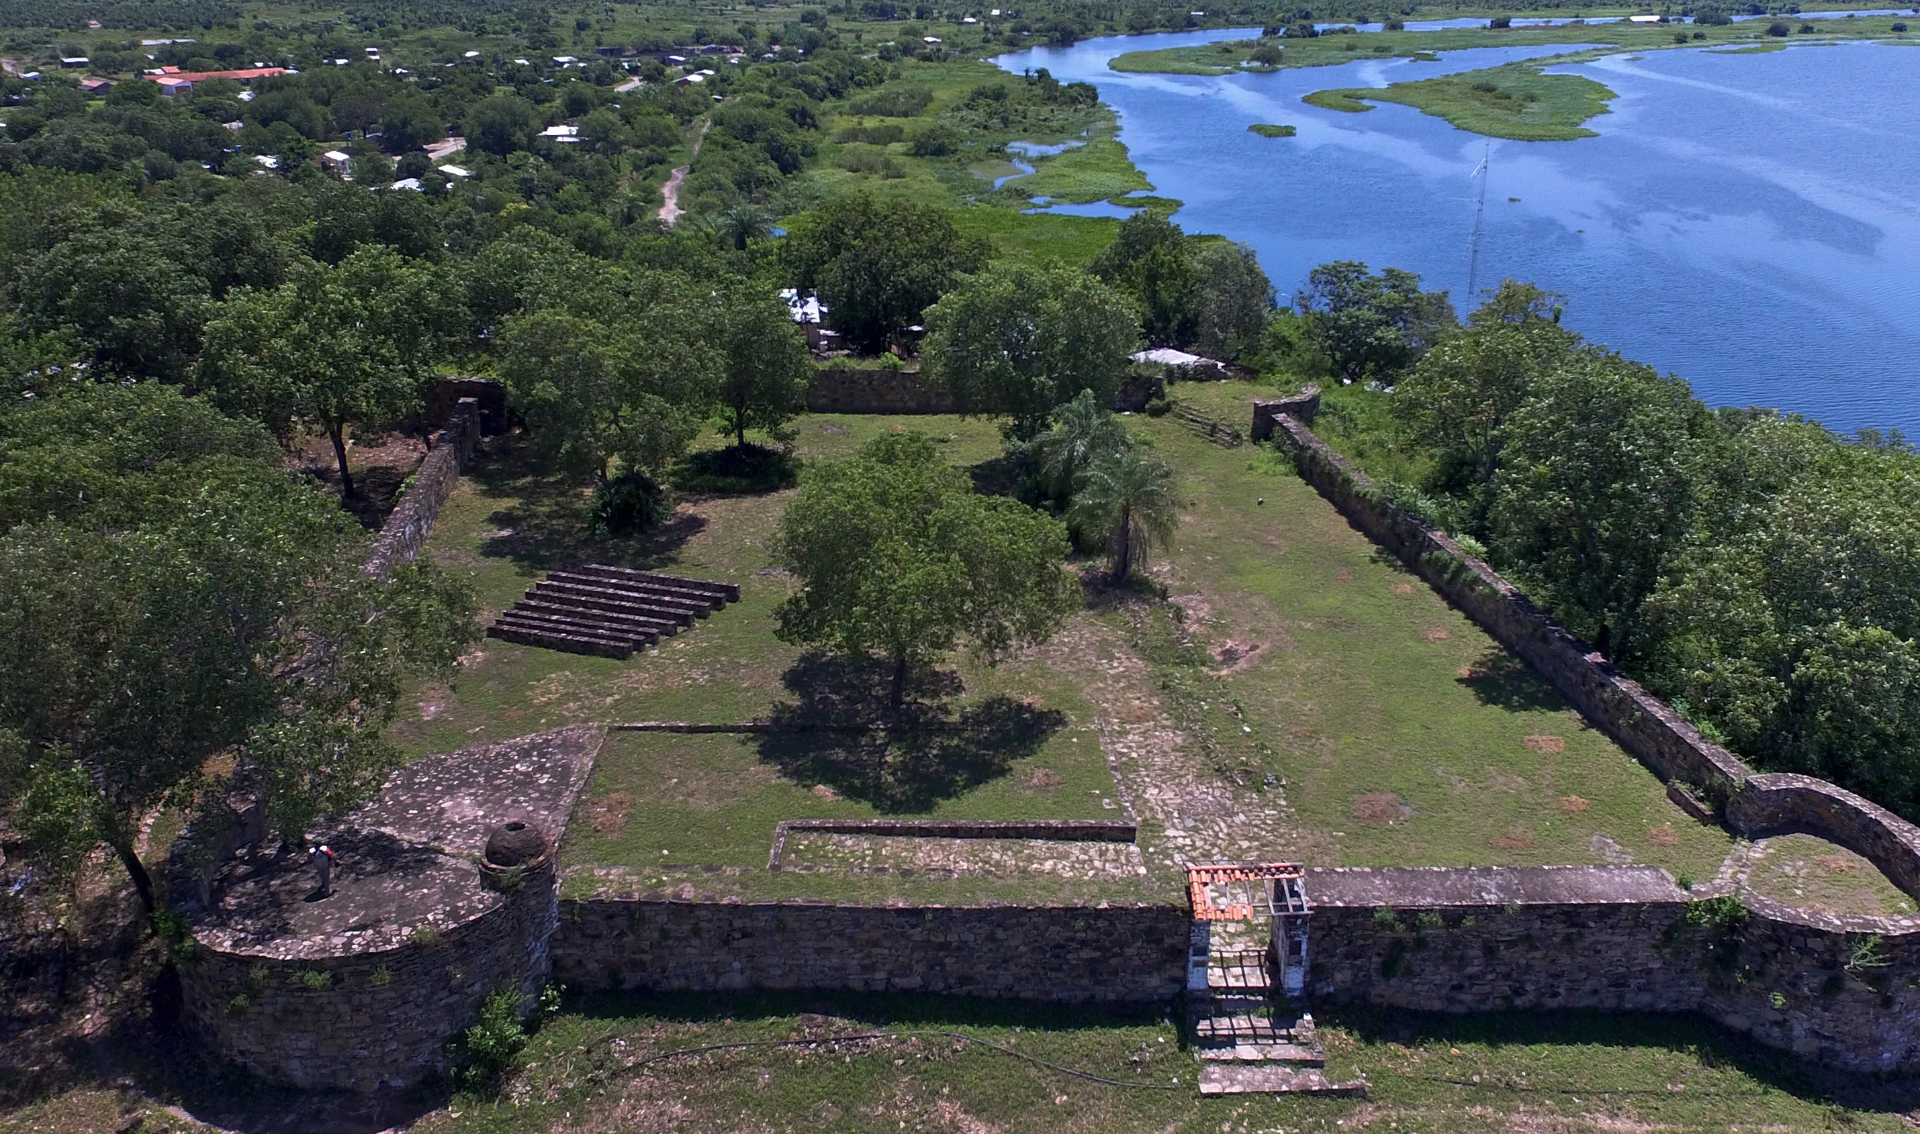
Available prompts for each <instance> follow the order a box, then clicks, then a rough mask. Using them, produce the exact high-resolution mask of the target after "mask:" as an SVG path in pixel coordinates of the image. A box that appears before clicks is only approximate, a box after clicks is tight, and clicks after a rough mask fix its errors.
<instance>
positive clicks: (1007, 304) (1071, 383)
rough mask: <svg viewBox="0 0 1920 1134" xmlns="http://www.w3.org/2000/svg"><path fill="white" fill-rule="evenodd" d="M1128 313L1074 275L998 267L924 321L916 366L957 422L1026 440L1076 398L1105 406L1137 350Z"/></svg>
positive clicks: (1093, 282)
mask: <svg viewBox="0 0 1920 1134" xmlns="http://www.w3.org/2000/svg"><path fill="white" fill-rule="evenodd" d="M1136 326H1137V316H1136V315H1135V313H1134V310H1133V306H1132V304H1130V303H1129V302H1127V300H1126V299H1125V298H1124V297H1123V296H1121V295H1120V294H1119V293H1118V292H1116V291H1114V290H1113V289H1112V288H1110V287H1108V286H1106V285H1105V284H1103V283H1101V282H1100V281H1099V280H1097V279H1094V278H1092V277H1091V276H1088V275H1085V274H1083V273H1080V272H1074V271H1069V270H1067V269H1064V268H1046V267H1037V266H1034V265H1030V264H1014V263H1005V262H1002V263H996V264H995V265H993V266H992V267H991V268H989V269H987V270H986V271H984V272H981V273H980V274H979V275H977V276H974V277H973V278H971V279H969V280H967V281H966V282H965V283H963V284H961V285H960V286H959V287H957V288H955V289H954V290H953V291H951V292H949V293H948V294H947V295H945V296H944V297H942V298H941V300H940V302H939V303H938V304H936V305H935V306H934V307H933V308H932V309H931V310H929V311H928V312H927V338H926V343H925V345H924V346H923V348H922V350H921V359H922V365H923V367H924V368H925V371H926V372H927V373H928V374H929V375H930V376H932V377H933V378H934V379H935V380H936V381H938V382H940V383H942V384H943V385H944V386H945V387H946V389H947V391H948V393H950V394H951V395H952V396H953V402H954V405H955V406H956V407H957V408H958V409H960V411H961V412H963V413H979V414H1004V415H1005V416H1007V417H1008V418H1010V419H1011V422H1010V425H1009V431H1010V432H1011V433H1012V434H1013V435H1014V436H1016V437H1031V436H1033V435H1035V434H1037V433H1038V432H1039V431H1040V430H1041V429H1043V428H1045V427H1046V423H1047V417H1048V415H1049V414H1050V413H1051V412H1052V411H1053V408H1054V407H1055V406H1058V405H1060V404H1061V403H1063V402H1066V401H1069V400H1071V399H1072V398H1073V397H1075V396H1076V395H1078V394H1079V393H1081V392H1082V391H1092V393H1093V395H1094V397H1095V399H1097V400H1098V401H1099V403H1100V404H1102V405H1105V404H1108V403H1111V402H1112V400H1113V395H1114V392H1115V391H1116V390H1118V389H1119V387H1120V382H1121V380H1122V379H1124V378H1125V377H1126V374H1127V369H1128V366H1129V362H1128V356H1129V355H1131V354H1132V353H1133V351H1134V350H1135V349H1136V348H1137V346H1138V344H1139V339H1138V337H1137V331H1136Z"/></svg>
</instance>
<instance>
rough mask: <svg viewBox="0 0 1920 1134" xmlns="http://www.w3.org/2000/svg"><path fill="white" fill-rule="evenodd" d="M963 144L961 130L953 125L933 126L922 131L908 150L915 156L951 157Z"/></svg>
mask: <svg viewBox="0 0 1920 1134" xmlns="http://www.w3.org/2000/svg"><path fill="white" fill-rule="evenodd" d="M962 145H963V143H962V141H961V138H960V134H959V131H957V130H955V129H954V128H953V127H951V126H944V125H942V126H933V127H930V128H928V129H926V130H923V131H921V133H920V136H919V137H917V138H915V139H914V140H913V145H912V146H911V147H909V149H908V152H910V153H911V154H913V156H914V157H950V156H952V155H953V154H957V153H959V152H960V148H961V146H962Z"/></svg>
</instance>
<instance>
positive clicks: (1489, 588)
mask: <svg viewBox="0 0 1920 1134" xmlns="http://www.w3.org/2000/svg"><path fill="white" fill-rule="evenodd" d="M1258 412H1259V411H1258V410H1256V419H1255V426H1256V431H1257V430H1258V427H1259V425H1260V424H1261V422H1260V419H1259V417H1258ZM1271 422H1272V425H1271V429H1272V435H1273V437H1274V439H1275V440H1277V441H1279V442H1280V444H1281V445H1282V446H1283V448H1285V449H1286V451H1287V452H1288V453H1290V454H1291V455H1292V457H1293V461H1294V465H1295V467H1296V468H1298V469H1299V471H1300V475H1301V476H1302V477H1303V478H1304V479H1305V480H1306V481H1307V483H1308V484H1311V485H1312V486H1313V487H1314V488H1315V489H1317V490H1318V491H1319V492H1320V494H1321V495H1322V496H1324V497H1326V498H1327V499H1328V500H1329V501H1330V502H1331V503H1332V504H1333V505H1334V507H1336V508H1338V509H1339V510H1340V512H1341V514H1343V515H1344V516H1346V518H1347V519H1348V520H1349V521H1350V522H1351V523H1352V524H1353V525H1354V526H1355V527H1356V528H1358V529H1360V530H1361V531H1362V532H1364V533H1365V534H1366V535H1367V536H1368V537H1369V538H1371V539H1372V540H1373V541H1374V542H1375V543H1377V544H1379V545H1380V546H1382V547H1384V548H1386V549H1387V550H1389V551H1391V552H1393V553H1394V554H1395V555H1396V556H1398V557H1399V558H1400V560H1401V562H1403V563H1405V564H1406V565H1407V566H1408V568H1410V569H1411V570H1412V571H1414V572H1415V573H1416V574H1418V575H1419V576H1420V577H1421V578H1423V579H1425V580H1426V581H1427V582H1428V583H1429V584H1430V585H1432V586H1433V588H1434V589H1435V590H1436V591H1438V592H1439V593H1440V594H1441V595H1442V596H1443V597H1444V598H1446V600H1447V601H1448V602H1450V603H1452V604H1453V605H1454V606H1456V607H1458V608H1459V609H1460V610H1461V611H1462V612H1463V613H1465V614H1466V615H1467V617H1469V618H1471V619H1473V621H1474V622H1475V623H1476V624H1478V625H1479V626H1480V628H1481V629H1483V630H1485V631H1486V632H1487V633H1488V634H1490V635H1491V636H1492V637H1493V638H1494V639H1495V640H1496V641H1498V642H1499V643H1500V644H1501V645H1503V646H1505V647H1506V648H1507V649H1509V650H1512V651H1513V652H1514V653H1515V654H1518V655H1519V656H1520V657H1522V658H1524V659H1525V660H1526V661H1527V662H1528V664H1530V665H1531V666H1533V668H1534V669H1535V670H1536V671H1538V672H1539V673H1540V674H1541V675H1542V676H1544V677H1545V678H1546V679H1547V680H1548V681H1550V682H1552V683H1553V685H1554V686H1555V687H1556V688H1557V689H1559V691H1560V693H1561V694H1562V695H1563V696H1565V697H1566V698H1567V700H1568V701H1569V702H1571V703H1572V704H1573V706H1574V708H1576V709H1578V710H1579V711H1580V713H1581V714H1582V715H1583V716H1585V717H1586V718H1587V719H1588V720H1589V721H1591V722H1592V723H1593V724H1595V725H1597V726H1598V727H1599V728H1601V729H1602V730H1603V731H1605V732H1606V733H1607V734H1608V735H1609V736H1611V737H1613V739H1614V740H1615V741H1617V742H1618V743H1619V744H1620V746H1621V747H1622V748H1625V749H1626V750H1627V751H1628V752H1630V753H1632V754H1633V755H1634V756H1635V757H1636V758H1637V759H1639V760H1640V762H1641V763H1643V764H1645V765H1646V766H1647V767H1648V768H1649V769H1651V770H1652V771H1653V773H1654V774H1655V775H1657V776H1659V777H1660V778H1661V779H1662V780H1665V781H1667V782H1668V783H1669V784H1671V785H1674V787H1675V788H1676V789H1677V791H1676V794H1678V795H1681V796H1682V797H1683V798H1685V797H1686V796H1688V795H1690V794H1691V793H1692V791H1695V790H1697V791H1699V792H1700V793H1702V794H1704V795H1705V796H1706V797H1707V799H1708V800H1709V801H1711V802H1712V803H1713V804H1714V805H1715V806H1716V810H1717V811H1718V818H1720V819H1721V820H1722V821H1723V822H1725V823H1726V825H1727V826H1728V827H1729V828H1731V829H1732V830H1733V831H1734V832H1735V833H1736V834H1740V835H1743V836H1746V837H1748V838H1761V837H1764V836H1767V835H1771V834H1779V833H1783V832H1787V831H1804V832H1807V833H1809V834H1814V835H1819V836H1820V837H1822V838H1826V839H1829V840H1831V841H1833V842H1835V843H1838V844H1840V845H1841V846H1843V847H1846V848H1847V849H1848V850H1851V851H1854V852H1855V853H1857V854H1859V855H1862V856H1863V857H1865V858H1867V859H1869V860H1871V861H1872V862H1873V863H1874V865H1876V866H1878V867H1879V868H1880V869H1881V870H1882V871H1883V872H1884V873H1885V874H1886V875H1887V877H1888V878H1890V879H1891V880H1892V881H1893V882H1894V883H1895V884H1896V885H1898V886H1900V887H1901V888H1902V889H1904V890H1906V891H1907V892H1908V893H1910V894H1915V895H1917V896H1920V828H1917V827H1915V826H1914V825H1913V824H1911V823H1908V822H1907V821H1906V820H1904V819H1901V818H1900V817H1899V816H1897V815H1894V814H1893V813H1892V812H1890V811H1887V810H1886V809H1885V808H1882V807H1880V806H1878V805H1876V804H1874V803H1872V802H1870V801H1868V800H1866V799H1863V798H1861V797H1860V796H1858V795H1855V794H1854V793H1852V792H1850V791H1847V790H1846V789H1844V788H1841V787H1838V786H1836V785H1834V784H1830V783H1828V782H1826V781H1825V780H1820V779H1815V778H1813V777H1811V776H1799V775H1787V774H1778V773H1775V774H1764V775H1763V774H1760V773H1756V772H1755V771H1754V770H1753V769H1751V768H1749V767H1747V766H1746V765H1745V764H1744V763H1742V762H1741V761H1740V760H1739V758H1737V757H1735V756H1734V755H1733V754H1732V753H1731V752H1728V751H1727V750H1726V749H1725V748H1722V747H1721V746H1720V745H1718V744H1715V743H1713V742H1712V741H1710V740H1708V739H1706V738H1705V737H1703V736H1701V735H1700V733H1699V731H1698V730H1696V729H1695V728H1694V727H1693V726H1692V725H1690V724H1688V723H1687V722H1686V721H1685V720H1684V719H1682V718H1681V717H1680V715H1679V714H1678V713H1676V712H1674V711H1673V709H1672V708H1670V707H1669V706H1668V705H1667V704H1666V703H1665V702H1663V701H1661V700H1660V699H1659V698H1657V697H1655V696H1654V695H1653V694H1651V693H1649V692H1647V691H1646V689H1644V688H1643V687H1641V685H1640V683H1639V682H1636V681H1634V680H1633V679H1632V678H1630V677H1628V676H1627V675H1626V674H1624V673H1622V672H1620V671H1619V670H1618V669H1616V668H1615V667H1614V666H1613V665H1612V664H1610V663H1609V662H1608V661H1607V660H1606V659H1605V658H1604V657H1602V656H1601V655H1600V654H1598V653H1595V652H1594V651H1593V649H1592V648H1591V647H1590V646H1588V645H1587V644H1586V643H1585V642H1583V641H1581V640H1580V639H1579V638H1578V637H1577V636H1575V635H1574V634H1573V633H1571V632H1570V631H1568V630H1567V629H1566V628H1565V627H1563V626H1561V625H1560V624H1559V623H1558V622H1556V621H1554V619H1553V618H1552V617H1551V616H1549V615H1548V614H1547V613H1546V612H1545V611H1543V610H1541V609H1540V608H1539V607H1537V606H1535V605H1534V604H1533V601H1532V600H1531V599H1529V598H1528V597H1527V596H1526V595H1525V594H1523V593H1522V592H1521V591H1520V590H1519V589H1518V588H1517V587H1515V586H1514V585H1513V584H1512V583H1509V582H1508V581H1507V580H1506V579H1504V578H1502V577H1501V576H1500V575H1499V574H1497V573H1496V572H1495V571H1494V570H1493V569H1492V568H1491V567H1489V566H1487V565H1486V564H1485V563H1484V562H1482V561H1480V560H1479V559H1477V558H1475V557H1474V556H1472V555H1469V554H1468V553H1467V552H1466V551H1465V550H1463V549H1462V548H1461V547H1460V545H1459V544H1458V543H1455V542H1454V541H1453V539H1452V538H1451V537H1449V536H1448V535H1447V534H1446V533H1445V532H1442V531H1439V530H1437V529H1435V528H1433V527H1432V526H1430V525H1428V524H1427V523H1426V522H1425V521H1423V520H1421V519H1419V518H1418V517H1416V516H1414V515H1412V514H1411V513H1409V512H1407V511H1405V510H1404V509H1402V508H1399V507H1397V506H1395V505H1394V504H1393V503H1392V501H1390V500H1388V499H1386V497H1385V496H1384V495H1383V494H1382V493H1381V492H1380V490H1379V488H1378V487H1377V486H1376V485H1374V484H1373V482H1372V481H1371V480H1369V479H1368V478H1367V476H1366V475H1365V474H1364V473H1362V472H1360V471H1359V470H1358V469H1356V468H1354V467H1353V466H1352V465H1350V464H1348V463H1347V461H1346V460H1345V458H1343V457H1341V456H1340V455H1339V454H1338V453H1336V452H1334V451H1333V450H1332V449H1331V448H1329V447H1328V446H1327V445H1326V444H1325V443H1324V442H1322V441H1321V440H1320V439H1319V438H1318V437H1316V436H1314V435H1313V433H1312V431H1310V430H1308V429H1307V427H1306V426H1305V425H1302V424H1301V423H1300V422H1299V421H1298V420H1296V419H1294V418H1293V417H1291V416H1288V415H1285V414H1277V415H1272V417H1271Z"/></svg>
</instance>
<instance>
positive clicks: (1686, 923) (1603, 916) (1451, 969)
mask: <svg viewBox="0 0 1920 1134" xmlns="http://www.w3.org/2000/svg"><path fill="white" fill-rule="evenodd" d="M1307 892H1308V893H1309V894H1310V895H1312V897H1313V900H1314V911H1313V915H1312V918H1311V929H1310V933H1311V939H1310V947H1311V949H1312V953H1311V954H1310V956H1309V971H1308V990H1309V992H1310V994H1311V995H1312V996H1313V997H1314V998H1315V999H1316V1000H1320V1001H1325V1002H1329V1003H1365V1004H1375V1005H1385V1006H1391V1007H1396V1008H1409V1009H1417V1010H1422V1011H1433V1012H1488V1011H1525V1010H1530V1009H1557V1008H1595V1009H1603V1010H1615V1011H1642V1012H1692V1013H1696V1014H1699V1015H1702V1016H1705V1017H1706V1018H1708V1019H1710V1020H1713V1021H1715V1022H1717V1023H1719V1024H1720V1025H1722V1026H1724V1027H1727V1028H1730V1029H1732V1030H1734V1031H1738V1032H1744V1033H1747V1034H1749V1035H1751V1036H1752V1037H1753V1038H1754V1039H1756V1040H1758V1041H1759V1042H1761V1043H1763V1044H1765V1045H1767V1046H1768V1047H1774V1048H1779V1049H1782V1050H1786V1051H1791V1052H1793V1053H1794V1054H1796V1055H1799V1056H1802V1057H1805V1058H1807V1059H1809V1060H1812V1061H1815V1062H1819V1063H1825V1064H1829V1065H1832V1066H1838V1067H1845V1068H1849V1069H1852V1070H1857V1071H1891V1070H1896V1069H1898V1070H1911V1069H1913V1068H1915V1067H1920V992H1916V990H1915V989H1914V988H1913V987H1912V985H1911V983H1910V981H1909V978H1910V977H1911V976H1912V975H1913V974H1915V973H1920V919H1915V918H1872V917H1861V918H1834V917H1827V916H1823V915H1819V914H1809V913H1807V912H1806V911H1802V910H1794V909H1790V908H1788V907H1785V906H1781V905H1779V904H1778V903H1775V902H1772V901H1770V900H1768V899H1766V898H1763V897H1760V896H1758V895H1755V894H1746V895H1743V899H1744V906H1745V913H1744V914H1741V913H1740V912H1739V911H1740V909H1741V907H1740V906H1739V905H1729V904H1724V903H1717V902H1712V901H1709V900H1703V899H1706V898H1707V897H1708V895H1710V894H1711V893H1712V891H1704V892H1702V893H1700V894H1689V893H1686V892H1683V891H1681V890H1680V889H1679V888H1678V887H1676V886H1674V885H1673V884H1672V883H1671V882H1670V881H1668V880H1667V879H1666V876H1665V875H1664V874H1663V873H1662V872H1660V871H1658V870H1654V869H1653V868H1651V867H1542V868H1522V869H1505V870H1502V869H1494V868H1480V869H1467V870H1439V869H1428V870H1420V869H1398V870H1396V869H1376V870H1314V871H1311V872H1310V873H1309V875H1308V879H1307ZM1724 892H1725V890H1724V889H1723V890H1722V891H1721V893H1723V894H1724Z"/></svg>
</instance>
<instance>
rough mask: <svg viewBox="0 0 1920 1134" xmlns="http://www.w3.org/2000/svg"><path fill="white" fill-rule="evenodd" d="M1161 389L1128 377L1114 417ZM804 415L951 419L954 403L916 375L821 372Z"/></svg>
mask: <svg viewBox="0 0 1920 1134" xmlns="http://www.w3.org/2000/svg"><path fill="white" fill-rule="evenodd" d="M1161 389H1162V382H1161V380H1160V379H1159V378H1156V377H1151V376H1147V375H1140V374H1130V375H1128V376H1127V378H1126V380H1125V381H1124V382H1122V383H1121V386H1120V389H1119V391H1118V392H1116V393H1115V394H1114V396H1113V408H1114V409H1115V410H1116V411H1122V412H1127V413H1138V412H1139V411H1141V410H1143V409H1145V408H1146V406H1147V403H1148V402H1149V401H1151V400H1152V399H1153V396H1154V395H1155V394H1157V393H1159V392H1160V391H1161ZM807 412H808V413H897V414H936V413H952V412H953V399H952V398H951V397H949V396H948V395H947V392H946V391H945V390H942V389H940V388H939V387H938V386H935V385H932V384H930V383H927V382H923V381H922V380H921V378H920V371H919V370H918V369H917V368H916V369H907V370H882V369H879V368H869V367H857V366H823V367H821V368H819V369H818V370H816V371H815V372H814V376H813V384H812V385H810V386H809V387H808V388H807Z"/></svg>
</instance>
